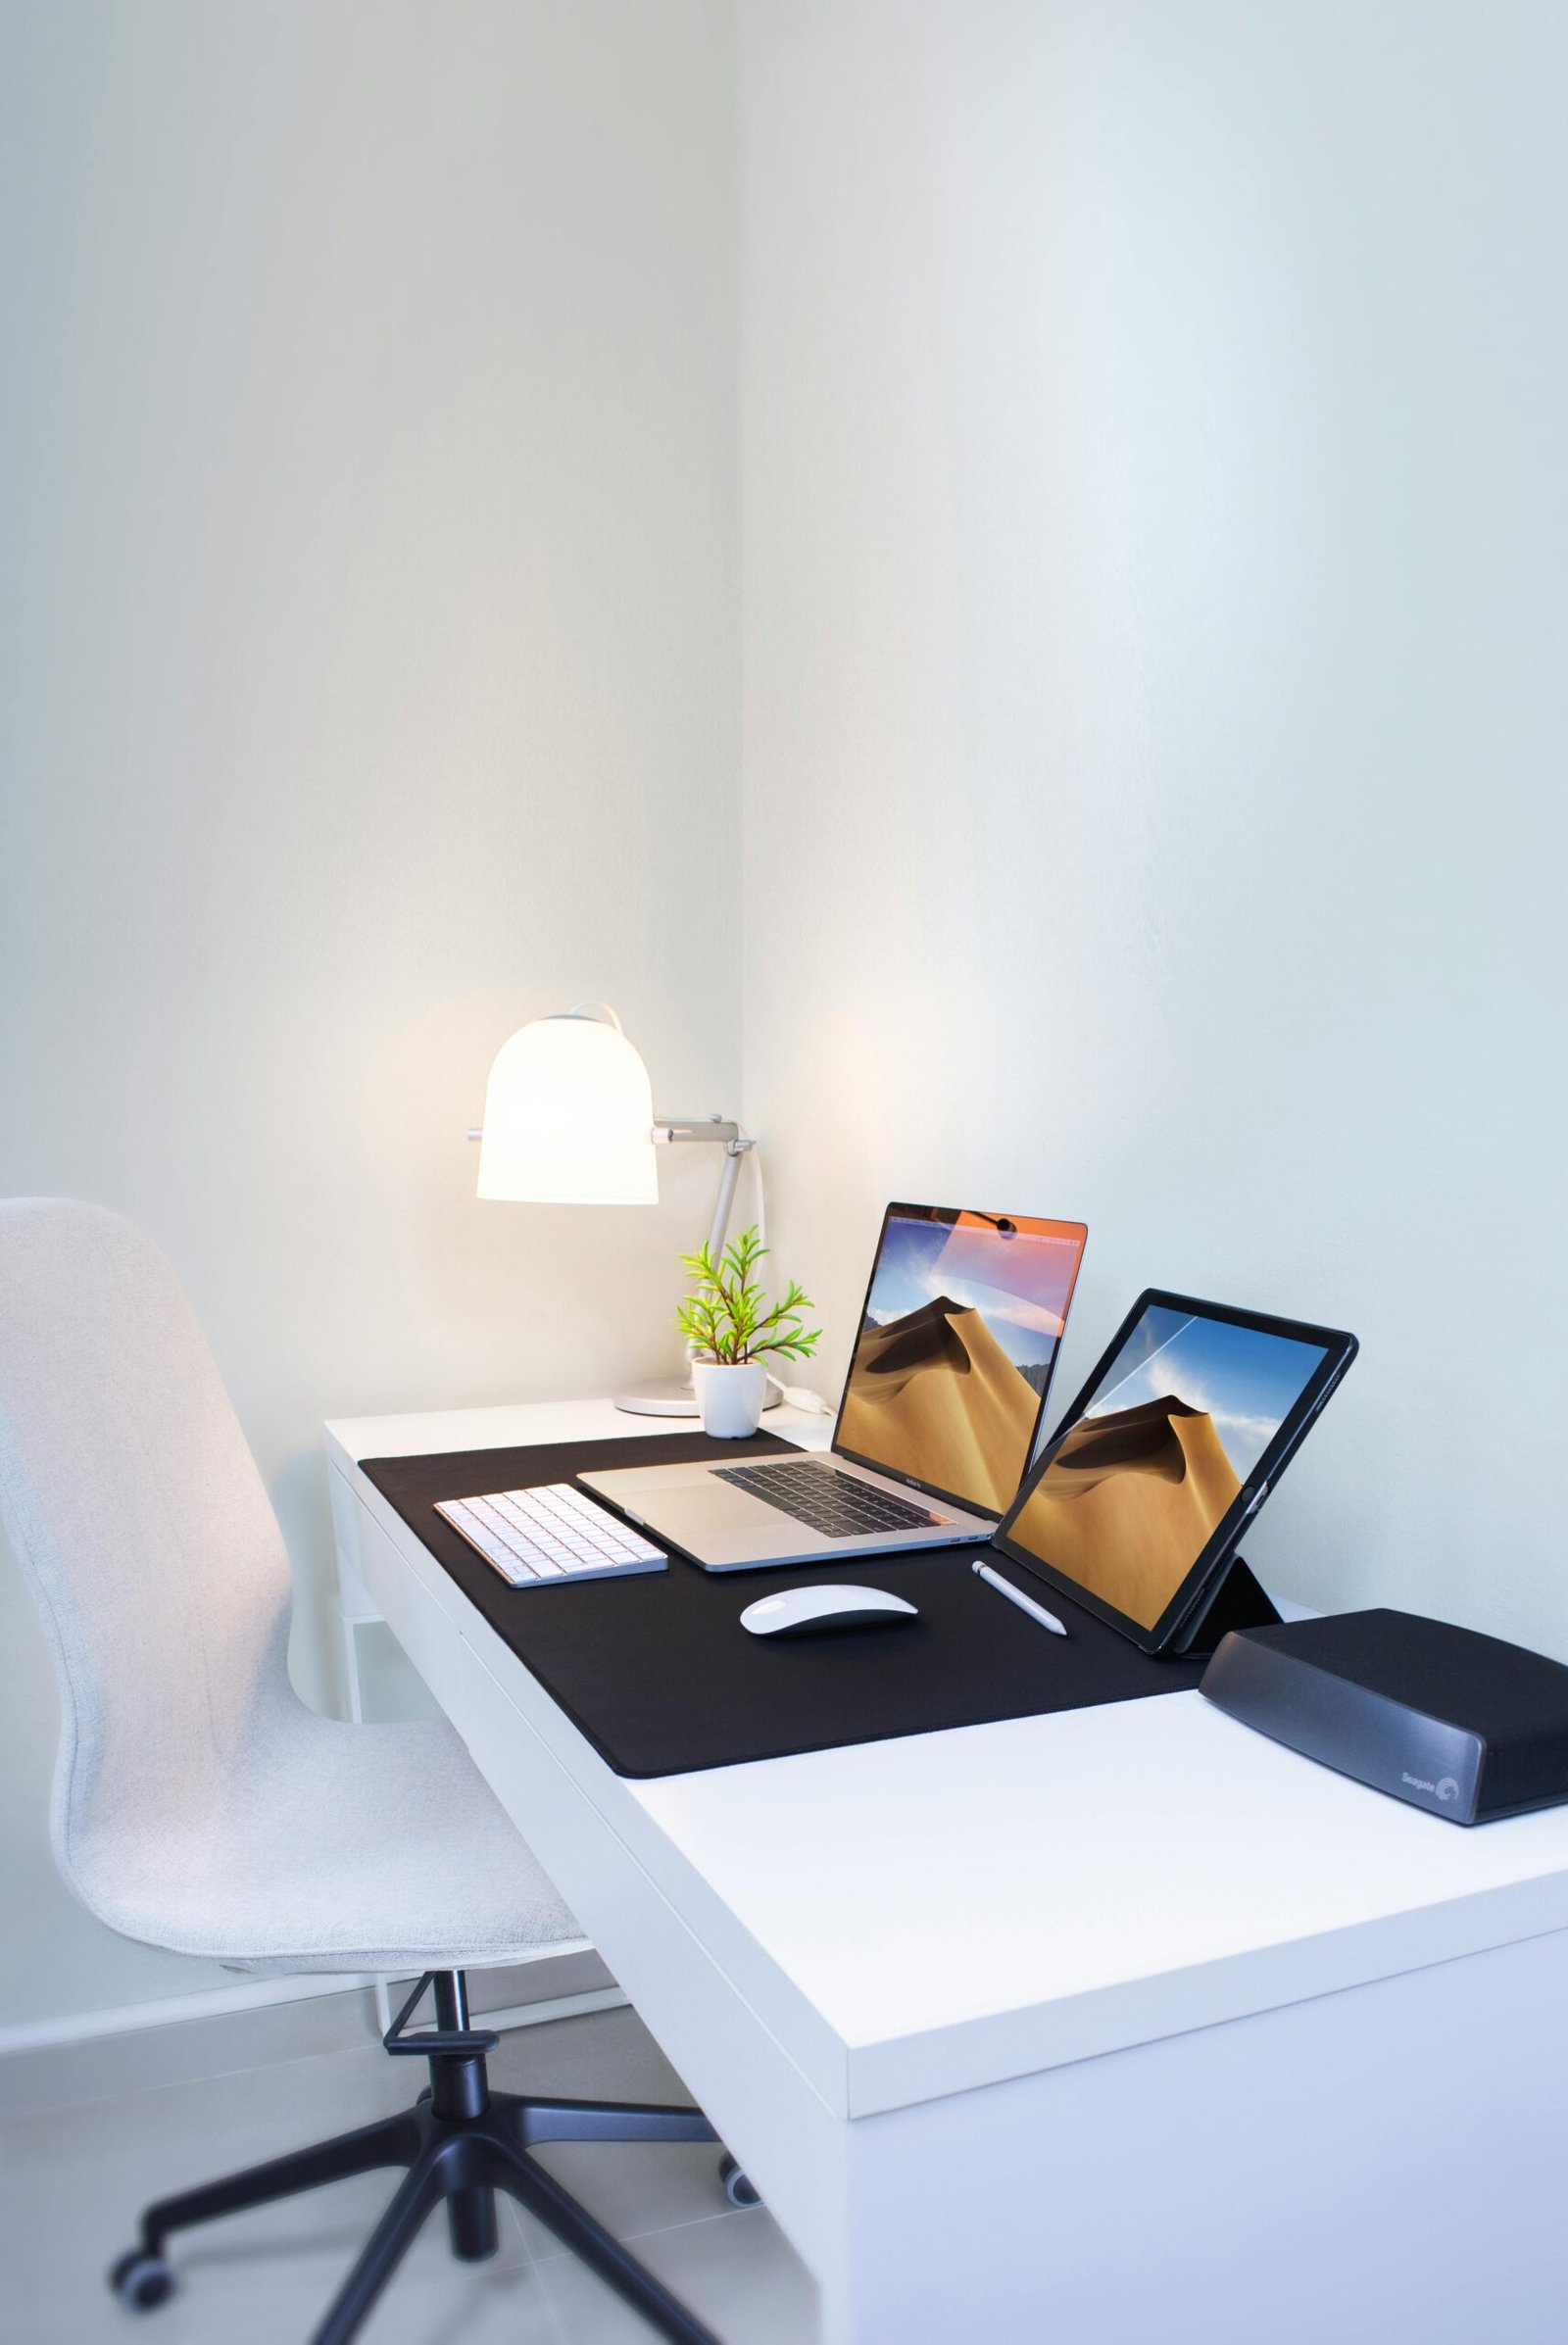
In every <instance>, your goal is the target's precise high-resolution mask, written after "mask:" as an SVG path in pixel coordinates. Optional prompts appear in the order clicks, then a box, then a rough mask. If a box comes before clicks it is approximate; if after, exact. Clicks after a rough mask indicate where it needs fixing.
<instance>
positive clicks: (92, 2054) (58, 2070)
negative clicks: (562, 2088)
mask: <svg viewBox="0 0 1568 2345" xmlns="http://www.w3.org/2000/svg"><path fill="white" fill-rule="evenodd" d="M468 1991H469V2001H470V2005H471V2009H472V2012H473V2016H474V2018H475V2019H479V2018H480V2017H481V2016H482V2017H484V2018H487V2019H488V2018H491V2017H492V2015H493V2018H494V2022H495V2024H496V2025H498V2026H499V2027H503V2028H507V2027H528V2026H533V2025H537V2024H538V2023H539V2022H541V2021H544V2020H550V2019H566V2018H570V2017H573V2016H575V2015H576V2014H578V2013H581V2012H585V2011H603V2010H606V2009H609V2008H611V2007H612V2006H613V2005H615V2004H619V2003H623V2002H624V2001H625V1997H624V1995H622V1993H621V1992H620V1989H619V1988H618V1987H617V1986H616V1984H615V1982H614V1980H613V1979H612V1978H611V1976H610V1973H609V1972H608V1971H607V1970H606V1968H605V1966H604V1964H603V1963H602V1962H601V1960H600V1958H599V1956H598V1955H597V1954H596V1953H595V1952H594V1950H593V1948H592V1947H591V1946H590V1945H588V1943H587V1941H586V1940H579V1941H575V1942H574V1943H572V1944H571V1945H570V1946H568V1947H565V1948H553V1949H552V1950H551V1951H550V1952H549V1953H548V1954H541V1955H539V1956H537V1957H535V1958H534V1959H533V1960H531V1961H529V1962H526V1963H515V1964H510V1965H508V1966H507V1967H505V1968H504V1969H497V1970H488V1971H470V1972H469V1974H468ZM396 1999H397V1998H395V2000H396ZM379 2032H380V2031H379V2029H378V2027H377V2026H376V2018H375V1997H374V1981H373V1979H371V1978H370V1977H369V1976H368V1975H359V1976H351V1977H348V1978H304V1979H245V1980H243V1981H241V1982H239V1983H237V1984H236V1985H234V1986H231V1987H214V1988H212V1989H211V1990H210V1991H208V1992H206V1993H202V1994H195V1995H172V1996H169V1997H166V1998H165V1999H164V2000H163V2001H161V2002H157V2003H134V2004H126V2005H123V2006H121V2007H120V2008H119V2009H117V2010H110V2011H96V2012H85V2013H73V2014H71V2015H69V2016H65V2017H62V2018H59V2019H49V2020H36V2021H30V2022H27V2023H25V2024H24V2025H21V2026H18V2027H4V2028H0V2116H12V2115H18V2114H21V2113H22V2112H24V2111H33V2110H42V2109H58V2108H68V2107H73V2106H79V2105H80V2104H81V2103H83V2102H86V2101H97V2100H104V2099H107V2098H109V2097H110V2096H111V2095H113V2094H115V2093H121V2092H139V2091H145V2090H147V2089H148V2088H149V2087H150V2086H153V2085H157V2084H182V2083H191V2082H194V2081H196V2080H198V2079H201V2078H205V2077H212V2076H232V2075H235V2074H237V2073H238V2072H240V2071H242V2070H244V2069H250V2068H264V2067H269V2066H271V2065H272V2064H273V2063H275V2062H277V2061H281V2060H299V2059H304V2058H307V2057H308V2056H310V2055H311V2054H313V2053H319V2052H344V2051H351V2050H353V2049H354V2048H355V2047H356V2046H357V2045H368V2044H372V2043H374V2042H375V2040H376V2038H377V2036H378V2034H379Z"/></svg>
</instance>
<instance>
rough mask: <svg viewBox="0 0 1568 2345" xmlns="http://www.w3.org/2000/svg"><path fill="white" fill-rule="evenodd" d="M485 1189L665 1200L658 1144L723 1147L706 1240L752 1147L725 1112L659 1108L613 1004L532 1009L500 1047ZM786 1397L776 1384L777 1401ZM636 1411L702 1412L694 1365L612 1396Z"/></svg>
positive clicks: (485, 1129) (558, 1199) (601, 1201)
mask: <svg viewBox="0 0 1568 2345" xmlns="http://www.w3.org/2000/svg"><path fill="white" fill-rule="evenodd" d="M468 1138H469V1139H470V1140H476V1141H477V1142H478V1143H479V1178H478V1184H477V1187H478V1194H479V1196H480V1197H490V1198H499V1199H503V1200H505V1201H507V1202H509V1203H512V1204H521V1205H656V1204H657V1203H658V1202H659V1174H658V1166H657V1158H656V1156H655V1153H654V1150H655V1148H656V1146H658V1147H662V1148H674V1147H681V1146H685V1145H687V1144H689V1143H692V1142H699V1143H703V1144H706V1145H707V1146H708V1147H710V1148H722V1149H723V1151H724V1161H723V1166H722V1169H721V1170H720V1173H719V1179H718V1196H717V1197H716V1199H715V1201H714V1205H713V1220H712V1227H711V1229H710V1231H709V1234H708V1243H709V1246H711V1248H712V1250H713V1252H714V1253H715V1254H716V1253H717V1252H718V1250H719V1249H720V1247H721V1246H723V1244H724V1236H725V1232H726V1231H727V1230H728V1228H729V1215H730V1206H731V1204H732V1203H733V1201H734V1197H735V1184H736V1181H737V1180H738V1179H739V1177H740V1168H741V1159H742V1157H743V1156H745V1155H747V1154H748V1153H749V1152H750V1151H751V1149H752V1148H754V1147H755V1145H756V1144H755V1143H754V1142H753V1141H750V1140H748V1139H747V1137H746V1135H745V1134H744V1133H743V1132H742V1130H741V1128H740V1126H739V1125H738V1124H732V1123H726V1122H725V1120H724V1118H723V1117H722V1116H718V1115H712V1116H675V1115H671V1116H656V1115H655V1113H654V1093H653V1086H652V1084H651V1083H650V1082H649V1080H648V1069H647V1068H646V1067H645V1066H644V1064H643V1062H642V1059H641V1057H640V1056H639V1054H638V1052H637V1051H636V1050H634V1049H633V1047H632V1045H631V1044H630V1043H629V1042H628V1041H627V1040H626V1037H625V1035H624V1034H623V1033H622V1031H621V1024H620V1020H619V1018H617V1017H616V1015H615V1013H614V1011H613V1009H612V1008H611V1007H610V1005H609V1003H608V1002H578V1003H577V1005H576V1006H575V1008H573V1009H568V1010H564V1011H560V1012H558V1013H557V1014H556V1015H555V1016H553V1017H547V1018H535V1019H533V1020H532V1021H531V1023H530V1024H528V1025H526V1026H521V1027H519V1028H518V1030H517V1032H516V1033H515V1035H513V1037H512V1039H511V1040H510V1042H505V1043H503V1044H502V1046H501V1049H500V1050H498V1051H497V1052H496V1056H495V1062H494V1064H493V1065H492V1066H491V1069H490V1080H489V1083H488V1084H487V1085H486V1088H485V1098H484V1122H483V1124H482V1125H481V1126H478V1127H476V1128H475V1129H474V1130H473V1131H471V1132H470V1133H469V1134H468ZM777 1397H778V1395H777V1393H776V1392H772V1391H771V1390H770V1392H769V1396H768V1405H769V1406H771V1405H773V1404H774V1402H775V1401H776V1399H777ZM615 1406H616V1407H617V1408H622V1409H625V1410H627V1411H628V1412H629V1414H631V1415H633V1416H638V1417H695V1416H696V1415H697V1414H698V1408H697V1394H696V1392H694V1390H693V1388H692V1380H691V1376H690V1373H689V1372H688V1374H687V1375H685V1376H684V1377H680V1376H661V1377H651V1378H649V1379H647V1380H646V1381H645V1382H643V1383H639V1384H635V1385H628V1386H627V1388H626V1390H625V1391H624V1392H617V1393H616V1394H615Z"/></svg>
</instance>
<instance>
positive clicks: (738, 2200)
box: [718, 2150, 762, 2207]
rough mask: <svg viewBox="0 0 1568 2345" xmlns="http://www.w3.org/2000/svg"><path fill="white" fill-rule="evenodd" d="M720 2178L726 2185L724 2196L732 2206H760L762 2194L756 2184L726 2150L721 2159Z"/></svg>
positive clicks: (719, 2166)
mask: <svg viewBox="0 0 1568 2345" xmlns="http://www.w3.org/2000/svg"><path fill="white" fill-rule="evenodd" d="M718 2178H719V2180H720V2182H722V2184H723V2185H724V2196H725V2197H726V2198H727V2199H728V2200H729V2203H730V2205H731V2206H732V2207H760V2205H761V2203H762V2194H761V2192H760V2190H759V2189H758V2188H757V2186H756V2184H755V2183H753V2182H749V2181H748V2180H747V2178H746V2176H745V2175H744V2174H742V2172H741V2170H740V2168H739V2167H738V2166H737V2165H736V2163H735V2161H734V2159H733V2158H732V2157H731V2156H730V2154H729V2152H728V2151H727V2150H726V2151H725V2153H724V2155H723V2157H722V2158H721V2159H720V2160H719V2165H718Z"/></svg>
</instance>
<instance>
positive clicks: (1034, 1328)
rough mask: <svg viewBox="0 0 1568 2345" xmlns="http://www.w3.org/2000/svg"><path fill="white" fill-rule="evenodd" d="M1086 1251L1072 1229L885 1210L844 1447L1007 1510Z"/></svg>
mask: <svg viewBox="0 0 1568 2345" xmlns="http://www.w3.org/2000/svg"><path fill="white" fill-rule="evenodd" d="M1082 1253H1083V1232H1082V1230H1081V1229H1078V1228H1077V1227H1076V1226H1075V1225H1073V1224H1070V1223H1055V1222H1041V1221H999V1220H997V1219H994V1218H991V1217H988V1216H986V1215H983V1214H968V1213H964V1214H959V1215H957V1216H956V1219H952V1220H938V1219H936V1218H935V1217H933V1216H932V1215H930V1214H922V1213H918V1212H915V1211H912V1210H911V1211H910V1212H908V1213H907V1214H898V1213H896V1214H893V1215H890V1217H889V1219H888V1223H887V1226H886V1228H885V1230H884V1233H883V1240H882V1246H881V1247H880V1250H879V1252H878V1255H877V1264H876V1271H875V1275H874V1277H873V1279H872V1284H871V1293H870V1295H869V1297H868V1298H867V1303H866V1311H865V1317H864V1320H863V1321H862V1324H861V1328H860V1334H859V1337H858V1342H857V1343H856V1349H855V1358H854V1362H853V1364H852V1366H851V1370H850V1380H849V1385H848V1388H847V1390H846V1392H845V1396H844V1410H843V1415H842V1417H841V1419H840V1423H839V1439H840V1441H842V1442H843V1444H844V1446H845V1447H846V1448H847V1449H849V1450H850V1451H852V1452H853V1453H854V1454H855V1455H856V1456H858V1457H863V1458H866V1459H868V1460H869V1461H870V1462H872V1463H873V1464H876V1465H884V1466H887V1467H890V1468H891V1469H892V1470H893V1471H894V1472H895V1473H899V1474H910V1475H913V1476H914V1477H915V1479H916V1480H917V1481H919V1482H923V1483H926V1484H928V1485H930V1486H931V1487H932V1488H934V1489H937V1490H947V1491H950V1492H951V1493H952V1494H953V1496H954V1497H956V1498H960V1499H963V1500H965V1501H967V1503H968V1504H970V1505H972V1506H980V1507H985V1508H988V1509H989V1510H990V1511H991V1512H992V1513H993V1514H998V1515H1000V1514H1003V1513H1005V1510H1006V1508H1007V1507H1008V1506H1010V1505H1011V1503H1012V1499H1013V1496H1014V1493H1015V1492H1016V1490H1017V1488H1018V1484H1019V1481H1020V1480H1021V1478H1022V1475H1023V1471H1024V1468H1025V1466H1026V1465H1027V1463H1028V1460H1029V1445H1030V1441H1031V1440H1032V1438H1033V1434H1034V1428H1035V1423H1036V1419H1037V1417H1038V1415H1039V1411H1040V1403H1041V1397H1042V1395H1043V1393H1044V1392H1045V1390H1046V1387H1047V1386H1048V1384H1049V1383H1050V1380H1051V1371H1052V1367H1053V1365H1054V1360H1055V1354H1056V1346H1057V1344H1058V1343H1060V1341H1061V1330H1062V1325H1063V1322H1064V1320H1065V1317H1066V1313H1067V1306H1068V1303H1069V1302H1070V1300H1071V1296H1072V1288H1073V1281H1074V1279H1075V1278H1076V1276H1077V1271H1078V1263H1079V1260H1080V1258H1081V1256H1082Z"/></svg>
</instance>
